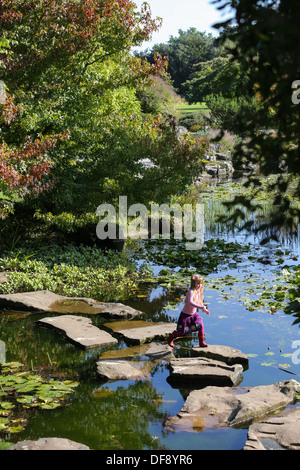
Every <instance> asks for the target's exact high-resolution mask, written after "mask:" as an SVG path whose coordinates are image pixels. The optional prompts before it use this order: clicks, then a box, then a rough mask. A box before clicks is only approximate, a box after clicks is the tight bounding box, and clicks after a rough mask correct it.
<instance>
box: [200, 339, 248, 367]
mask: <svg viewBox="0 0 300 470" xmlns="http://www.w3.org/2000/svg"><path fill="white" fill-rule="evenodd" d="M191 354H192V355H193V356H196V357H207V358H209V359H215V360H216V361H222V362H225V363H226V364H229V365H232V364H242V365H243V366H244V368H247V367H248V365H249V359H248V357H247V356H246V354H244V353H243V352H242V351H240V350H239V349H236V348H232V347H231V346H223V345H219V344H209V345H208V347H207V348H200V347H199V346H196V347H193V348H192V349H191Z"/></svg>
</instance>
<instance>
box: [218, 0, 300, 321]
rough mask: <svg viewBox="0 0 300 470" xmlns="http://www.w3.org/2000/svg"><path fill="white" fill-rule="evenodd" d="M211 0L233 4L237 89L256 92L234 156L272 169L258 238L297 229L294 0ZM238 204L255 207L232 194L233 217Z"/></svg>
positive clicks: (299, 306) (295, 307) (299, 139)
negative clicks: (266, 215)
mask: <svg viewBox="0 0 300 470" xmlns="http://www.w3.org/2000/svg"><path fill="white" fill-rule="evenodd" d="M215 3H217V4H219V8H224V7H225V6H226V5H230V6H231V7H232V8H233V10H234V17H233V18H232V20H231V22H234V23H235V24H236V28H234V29H232V30H231V31H228V33H227V35H228V37H229V38H230V39H231V40H233V42H234V44H235V46H234V47H233V48H232V51H231V52H232V57H233V60H237V61H238V63H239V65H240V70H241V73H242V74H245V76H247V77H248V79H247V83H246V84H245V86H244V87H243V89H242V90H241V93H243V94H244V95H245V96H247V97H249V98H253V97H257V98H258V100H259V102H260V106H259V107H258V109H257V110H256V112H255V113H254V114H253V115H252V116H249V120H248V122H247V123H246V125H245V132H246V133H247V135H248V140H247V142H246V143H244V145H243V146H238V148H237V151H236V156H237V158H238V160H239V162H240V164H241V163H243V161H246V162H247V163H248V164H249V163H252V164H255V165H259V168H260V172H261V174H262V175H265V176H269V175H274V176H273V178H272V180H271V183H269V185H268V186H267V191H266V195H265V197H266V199H267V198H268V199H273V212H272V214H271V220H270V221H269V223H268V224H265V223H264V224H260V226H259V227H258V228H257V229H256V232H262V231H265V233H266V236H265V238H264V239H263V240H262V242H266V241H268V240H270V239H271V238H273V239H275V240H276V239H278V232H280V231H281V230H285V231H288V232H289V233H291V234H292V235H296V234H297V231H298V226H299V213H300V206H299V196H300V178H299V168H300V165H299V163H300V161H299V160H300V152H299V143H300V108H299V99H298V95H299V89H297V88H298V86H299V81H298V79H299V77H300V57H299V51H298V46H297V45H298V44H299V40H300V31H299V20H300V11H299V3H298V2H297V1H296V0H265V1H260V0H255V1H249V0H231V1H229V2H228V1H226V2H224V1H223V0H222V1H220V0H217V1H216V2H215ZM227 24H228V23H227ZM217 26H219V27H220V26H221V27H222V26H225V24H223V25H222V24H221V25H217ZM270 129H272V131H271V132H269V130H270ZM261 185H262V181H261V179H259V178H256V177H255V175H252V176H251V177H249V178H248V180H247V182H246V186H252V187H253V190H254V191H258V190H259V189H260V187H261ZM252 197H253V196H252ZM240 205H244V206H247V207H248V208H250V209H252V210H255V209H256V208H257V204H254V203H253V201H252V200H249V198H247V197H238V198H235V199H234V201H233V202H232V203H229V206H230V207H233V208H236V210H235V212H234V214H233V217H232V219H233V221H234V222H235V221H236V220H237V218H238V216H239V215H240V214H241V211H240V210H239V206H240ZM227 221H228V218H227ZM245 225H246V226H250V227H251V226H252V225H251V223H247V224H245ZM295 286H296V287H295V289H290V291H289V295H290V298H291V299H293V301H291V303H290V304H289V306H288V307H287V308H286V310H285V311H286V313H293V312H294V313H295V314H296V317H298V320H297V322H299V320H300V303H299V300H298V299H299V297H300V290H299V277H298V278H295Z"/></svg>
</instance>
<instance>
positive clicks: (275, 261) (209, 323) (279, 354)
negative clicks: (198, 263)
mask: <svg viewBox="0 0 300 470" xmlns="http://www.w3.org/2000/svg"><path fill="white" fill-rule="evenodd" d="M224 191H225V189H224ZM214 210H215V209H214ZM211 211H212V206H211V202H206V206H205V213H206V214H207V216H208V218H207V219H206V226H205V239H206V240H211V239H213V240H216V241H217V245H218V243H219V245H220V246H222V244H221V242H218V240H225V241H226V242H228V243H229V242H234V243H236V242H238V243H239V244H240V245H241V246H243V247H246V248H247V249H245V250H240V251H239V252H238V253H237V252H234V254H233V255H232V256H231V257H230V256H229V257H226V258H225V257H224V259H223V262H222V261H220V263H219V265H218V266H217V267H216V269H214V270H212V272H207V273H202V274H203V277H204V279H205V286H204V289H205V302H206V303H207V304H208V308H209V310H210V312H211V314H210V316H206V315H204V316H203V320H204V325H205V330H206V341H207V343H208V344H223V345H229V346H232V347H235V348H238V349H240V350H241V351H243V352H244V353H246V354H247V355H248V357H249V368H248V369H247V370H246V371H244V378H243V382H242V383H241V384H240V385H241V386H257V385H266V384H271V383H274V382H278V381H281V380H287V379H291V378H295V379H296V380H300V379H299V377H300V365H299V364H297V361H295V360H294V358H295V355H293V354H294V353H295V349H294V348H293V343H294V341H297V340H299V339H300V329H299V326H298V325H293V321H294V317H292V316H289V315H286V314H285V313H284V312H283V310H282V308H278V306H277V308H275V309H272V307H270V302H269V299H268V295H265V296H262V295H261V294H262V293H263V292H269V291H270V290H271V289H274V288H275V289H276V285H278V286H281V287H280V290H281V289H282V285H283V283H284V273H283V271H284V269H285V270H286V269H287V267H289V266H290V267H292V266H293V265H297V264H298V263H299V260H298V256H299V240H293V241H290V240H287V239H284V238H283V239H282V240H281V242H280V243H275V242H272V243H270V244H268V245H267V246H264V247H261V246H260V245H259V240H258V239H257V238H256V237H254V236H253V235H251V234H248V233H235V232H232V231H231V230H229V229H227V228H226V227H224V226H222V225H220V224H214V223H212V222H209V221H208V219H209V220H211ZM138 262H139V263H141V262H142V260H139V261H138ZM151 267H152V269H153V274H154V275H156V274H158V273H159V272H160V271H161V270H162V269H163V268H165V269H167V270H168V271H170V275H172V274H174V273H175V274H176V272H178V266H177V267H174V266H172V267H171V268H170V266H168V265H167V264H166V265H163V264H160V263H157V262H155V261H154V262H152V263H151ZM200 274H201V273H200ZM187 279H188V277H187ZM185 291H186V286H184V285H183V284H182V283H179V284H176V283H175V284H174V283H172V282H170V278H168V277H165V278H164V280H163V281H162V282H161V283H156V284H155V283H153V282H152V283H149V284H146V285H144V286H143V287H142V288H141V289H139V290H138V291H136V292H135V293H134V294H133V295H132V296H130V298H128V299H127V300H126V301H124V302H123V303H127V304H128V305H130V306H132V307H135V308H137V309H139V310H141V311H143V312H144V315H143V317H142V318H143V319H144V320H148V321H163V322H165V321H172V322H176V321H177V318H178V316H179V314H180V311H181V308H182V306H183V300H184V294H185ZM43 316H45V315H41V314H32V313H28V312H8V311H6V312H2V313H0V327H1V339H2V340H3V341H4V342H5V343H6V347H7V352H6V361H7V362H8V361H19V362H22V363H23V364H25V365H26V366H27V367H28V368H30V369H32V370H35V371H36V372H38V373H40V372H41V373H43V374H44V375H45V374H46V375H47V374H49V376H50V375H51V377H57V378H59V379H61V378H63V379H70V380H76V381H78V382H79V385H78V387H76V389H75V391H74V393H73V394H72V395H71V396H70V398H69V399H68V403H67V405H68V406H65V407H60V408H56V409H53V410H36V411H32V410H30V412H29V411H28V412H26V413H27V414H26V418H27V419H28V424H27V425H26V427H25V429H24V431H22V432H20V433H18V434H15V435H13V434H11V435H10V436H7V437H6V439H7V440H9V442H17V441H20V440H25V439H29V440H35V439H38V438H41V437H62V438H68V439H71V440H74V441H76V442H80V443H83V444H85V445H87V446H89V447H90V448H91V449H95V450H116V451H117V450H201V449H205V450H239V449H242V448H243V446H244V444H245V441H246V439H247V429H231V428H214V427H210V428H204V429H203V428H196V429H193V428H192V427H191V428H189V429H186V430H179V429H168V428H167V427H165V422H166V420H167V418H168V417H170V416H174V415H176V414H177V413H178V412H179V411H180V410H181V408H182V406H183V404H184V400H185V398H186V396H187V394H188V390H187V389H183V388H175V386H174V385H173V384H172V386H171V385H170V384H169V382H168V376H169V369H168V364H167V363H165V362H160V363H157V364H152V369H151V372H150V376H149V378H148V380H142V381H135V380H128V381H116V382H112V383H109V382H104V381H103V380H101V379H99V376H98V375H97V372H96V362H97V360H98V359H99V356H100V355H102V354H103V353H106V354H116V353H117V352H116V351H118V352H119V353H120V350H121V351H122V352H124V350H127V346H126V344H125V343H124V342H123V341H121V342H120V343H119V344H118V346H116V347H110V348H106V349H96V350H91V351H83V350H80V349H78V348H77V347H76V346H74V345H72V344H68V342H67V341H66V340H65V339H64V338H62V337H61V336H59V335H58V334H56V333H55V332H53V331H48V330H46V329H42V328H38V327H37V326H35V325H34V324H35V322H36V320H38V319H39V318H42V317H43ZM92 320H93V323H94V324H95V325H98V326H101V324H102V323H103V320H101V319H99V318H96V317H93V318H92ZM196 344H197V338H196V336H195V337H192V336H191V337H187V338H184V339H180V340H176V341H175V355H176V356H178V357H180V356H185V355H189V350H190V348H191V346H193V345H196ZM128 349H129V350H130V348H128ZM137 349H138V348H137ZM129 353H132V354H133V355H134V358H139V359H140V358H142V359H145V363H146V361H147V364H149V360H146V358H145V357H144V356H143V352H142V349H141V350H140V352H139V351H137V350H135V351H133V352H132V351H129ZM139 355H140V356H139ZM147 364H146V365H147Z"/></svg>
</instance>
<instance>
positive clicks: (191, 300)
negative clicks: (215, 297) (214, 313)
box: [187, 289, 209, 315]
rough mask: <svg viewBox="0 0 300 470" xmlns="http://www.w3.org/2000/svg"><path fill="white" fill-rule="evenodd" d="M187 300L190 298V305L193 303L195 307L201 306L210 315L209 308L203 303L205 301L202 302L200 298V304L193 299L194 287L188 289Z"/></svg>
mask: <svg viewBox="0 0 300 470" xmlns="http://www.w3.org/2000/svg"><path fill="white" fill-rule="evenodd" d="M187 300H188V302H189V304H190V305H192V306H193V307H196V308H201V309H202V310H203V312H205V313H206V314H207V315H209V310H208V309H207V308H206V307H205V305H204V304H203V302H201V300H200V303H199V304H196V303H195V302H194V301H193V291H192V289H189V290H188V293H187Z"/></svg>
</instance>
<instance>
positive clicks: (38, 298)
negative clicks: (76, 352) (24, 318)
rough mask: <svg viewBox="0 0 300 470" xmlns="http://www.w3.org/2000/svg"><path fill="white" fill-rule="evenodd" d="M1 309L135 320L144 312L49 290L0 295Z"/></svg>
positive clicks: (117, 304)
mask: <svg viewBox="0 0 300 470" xmlns="http://www.w3.org/2000/svg"><path fill="white" fill-rule="evenodd" d="M0 307H1V308H7V309H12V310H26V311H28V310H29V311H33V312H49V313H50V312H51V313H66V314H72V313H81V314H90V315H100V316H102V317H104V318H109V319H114V318H122V319H124V318H133V317H136V316H138V315H141V314H142V312H140V311H139V310H135V309H134V308H132V307H129V306H127V305H123V304H121V303H114V302H97V301H96V300H94V299H90V298H88V297H66V296H63V295H58V294H55V293H54V292H51V291H48V290H40V291H33V292H21V293H16V294H7V295H0Z"/></svg>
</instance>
